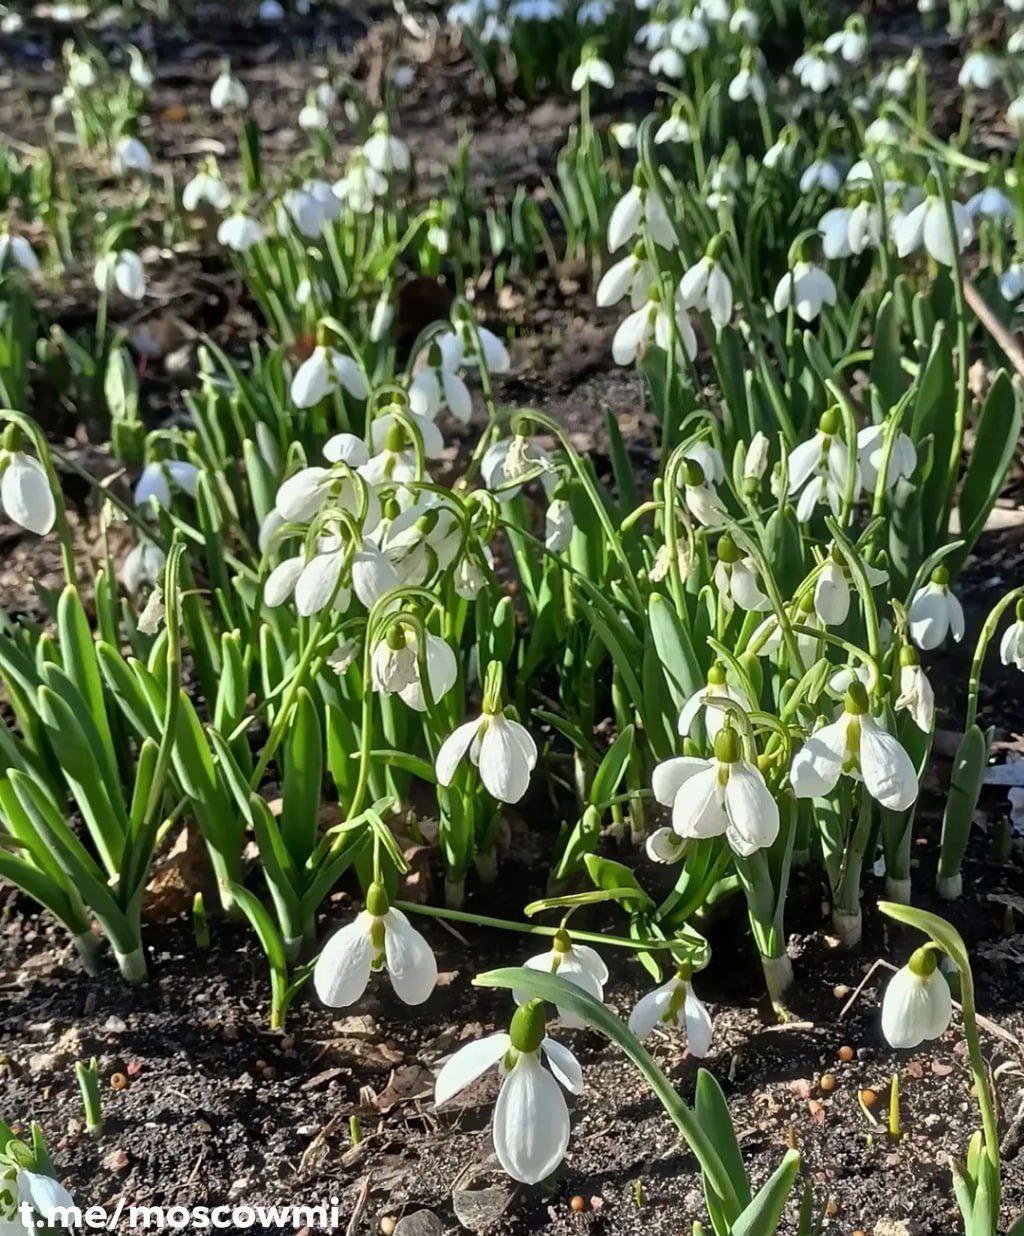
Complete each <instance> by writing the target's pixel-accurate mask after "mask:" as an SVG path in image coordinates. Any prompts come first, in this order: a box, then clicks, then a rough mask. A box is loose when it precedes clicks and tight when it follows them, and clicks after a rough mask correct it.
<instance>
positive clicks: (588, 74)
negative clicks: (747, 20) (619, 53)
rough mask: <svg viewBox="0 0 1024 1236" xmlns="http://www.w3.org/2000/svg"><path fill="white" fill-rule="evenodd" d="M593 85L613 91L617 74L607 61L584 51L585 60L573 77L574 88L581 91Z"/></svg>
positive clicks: (581, 62) (578, 66)
mask: <svg viewBox="0 0 1024 1236" xmlns="http://www.w3.org/2000/svg"><path fill="white" fill-rule="evenodd" d="M591 83H593V84H594V85H595V86H603V87H604V88H605V90H611V88H612V87H613V86H614V85H615V74H614V73H613V72H612V66H611V65H610V64H609V63H608V61H607V60H602V59H601V57H600V56H597V55H595V54H593V53H592V52H587V51H584V53H583V59H582V60H581V61H580V63H579V64H578V65H577V67H576V70H575V72H574V73H573V75H572V88H573V90H577V91H579V90H582V89H583V88H584V87H585V86H589V85H590V84H591Z"/></svg>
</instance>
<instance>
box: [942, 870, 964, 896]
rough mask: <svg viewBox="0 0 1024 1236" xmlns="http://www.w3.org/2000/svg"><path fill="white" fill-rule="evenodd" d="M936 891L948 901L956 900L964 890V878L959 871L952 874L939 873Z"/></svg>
mask: <svg viewBox="0 0 1024 1236" xmlns="http://www.w3.org/2000/svg"><path fill="white" fill-rule="evenodd" d="M935 891H936V892H937V893H938V894H939V896H940V897H942V898H943V899H944V900H946V901H956V899H957V898H958V897H959V896H960V894H961V893H962V892H963V891H964V878H963V876H962V875H961V874H960V872H959V871H958V872H957V873H956V875H952V876H942V875H937V876H936V877H935Z"/></svg>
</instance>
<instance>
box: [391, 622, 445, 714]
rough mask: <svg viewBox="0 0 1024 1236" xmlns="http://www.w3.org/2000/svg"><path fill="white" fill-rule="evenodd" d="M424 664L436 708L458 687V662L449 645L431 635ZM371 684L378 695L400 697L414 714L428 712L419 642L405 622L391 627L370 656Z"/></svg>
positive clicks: (425, 646)
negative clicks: (453, 688) (421, 671)
mask: <svg viewBox="0 0 1024 1236" xmlns="http://www.w3.org/2000/svg"><path fill="white" fill-rule="evenodd" d="M423 660H424V661H425V663H426V667H427V678H428V680H429V682H430V694H431V695H432V696H433V699H434V703H435V704H436V703H437V702H438V700H440V699H443V698H444V696H445V695H447V694H448V692H449V691H450V690H451V689H452V687H454V686H455V680H456V679H457V678H458V676H459V665H458V661H456V659H455V653H454V652H452V650H451V648H450V647H449V646H448V644H447V643H446V642H445V641H444V640H443V639H441V638H439V637H438V636H437V635H432V634H431V633H430V632H429V631H428V632H427V633H426V635H425V643H424V649H423ZM370 680H371V682H372V683H373V689H374V690H375V691H380V692H382V693H383V694H386V695H397V696H399V698H400V699H401V700H402V701H403V702H404V703H405V704H407V705H408V706H409V707H410V708H412V709H413V710H414V711H415V712H426V711H427V701H426V698H425V696H424V694H423V682H422V679H421V677H420V640H419V635H418V633H417V632H416V630H415V628H413V627H410V626H407V625H406V624H405V623H402V622H395V623H392V625H391V626H390V627H388V630H387V634H386V635H385V636H384V638H383V639H382V640H381V641H380V642H379V643H378V644H377V646H376V647H375V648H374V650H373V652H372V653H371V654H370Z"/></svg>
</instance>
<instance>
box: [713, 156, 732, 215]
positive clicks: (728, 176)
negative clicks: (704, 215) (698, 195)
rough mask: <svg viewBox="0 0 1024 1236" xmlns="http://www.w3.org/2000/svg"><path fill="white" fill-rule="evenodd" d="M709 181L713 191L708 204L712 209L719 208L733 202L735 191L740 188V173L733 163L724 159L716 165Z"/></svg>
mask: <svg viewBox="0 0 1024 1236" xmlns="http://www.w3.org/2000/svg"><path fill="white" fill-rule="evenodd" d="M708 183H709V184H710V186H711V192H710V193H709V194H708V196H707V204H708V206H709V207H710V208H711V210H719V209H720V208H721V207H722V206H727V205H728V204H729V203H730V202H731V200H732V194H733V192H734V191H735V190H736V189H738V188H739V185H740V177H739V173H738V172H737V171H736V168H735V167H734V166H733V165H732V163H728V162H724V161H723V162H721V163H718V164H717V165H716V167H715V169H714V171H713V172H712V173H711V176H710V178H709V182H708Z"/></svg>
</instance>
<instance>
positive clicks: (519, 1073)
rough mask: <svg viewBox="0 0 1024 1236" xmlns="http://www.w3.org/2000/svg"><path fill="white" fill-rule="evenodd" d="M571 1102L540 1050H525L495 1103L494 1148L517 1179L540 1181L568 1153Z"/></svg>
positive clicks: (537, 1182)
mask: <svg viewBox="0 0 1024 1236" xmlns="http://www.w3.org/2000/svg"><path fill="white" fill-rule="evenodd" d="M568 1145H569V1108H568V1106H567V1105H566V1102H565V1096H564V1095H563V1094H562V1089H561V1087H560V1086H559V1084H558V1082H557V1081H555V1079H554V1077H552V1076H551V1074H550V1073H548V1072H547V1071H546V1070H545V1069H544V1068H543V1067H542V1066H541V1063H540V1060H539V1059H538V1057H537V1056H536V1055H535V1054H529V1055H521V1056H520V1057H519V1059H518V1060H517V1061H516V1065H515V1068H514V1069H513V1070H512V1072H511V1073H509V1075H508V1076H507V1077H506V1078H505V1080H504V1083H503V1084H502V1087H501V1093H500V1094H499V1095H498V1102H497V1104H496V1105H495V1108H494V1150H495V1153H496V1154H497V1156H498V1161H499V1162H500V1163H501V1166H502V1167H503V1168H504V1169H505V1171H506V1172H508V1174H509V1175H510V1176H511V1177H512V1179H513V1180H519V1181H521V1182H522V1183H523V1184H539V1183H540V1181H542V1180H544V1179H545V1178H546V1177H548V1176H550V1175H551V1173H552V1172H553V1171H554V1170H555V1168H556V1167H557V1166H558V1165H559V1163H561V1161H562V1159H563V1158H564V1157H565V1151H566V1148H567V1147H568Z"/></svg>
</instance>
